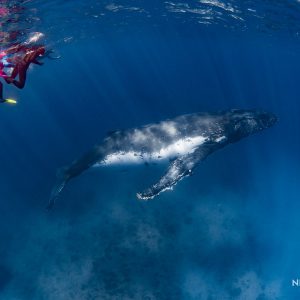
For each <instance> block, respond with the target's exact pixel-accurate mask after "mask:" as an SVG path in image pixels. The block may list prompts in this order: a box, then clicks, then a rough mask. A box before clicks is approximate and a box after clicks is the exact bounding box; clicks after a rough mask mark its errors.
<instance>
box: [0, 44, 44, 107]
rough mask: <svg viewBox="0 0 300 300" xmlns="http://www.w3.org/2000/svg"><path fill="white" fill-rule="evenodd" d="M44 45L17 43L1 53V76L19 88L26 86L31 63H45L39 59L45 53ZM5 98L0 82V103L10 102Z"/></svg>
mask: <svg viewBox="0 0 300 300" xmlns="http://www.w3.org/2000/svg"><path fill="white" fill-rule="evenodd" d="M45 53H46V50H45V47H44V46H40V45H39V46H38V45H37V46H27V45H22V44H21V45H15V46H12V47H10V48H8V49H7V50H5V51H2V52H1V53H0V77H2V78H4V80H5V81H6V83H8V84H13V85H14V86H16V87H17V88H19V89H22V88H24V86H25V83H26V77H27V70H28V68H29V66H30V65H31V64H37V65H43V63H42V62H40V61H39V60H38V58H41V57H43V56H44V55H45ZM17 77H18V80H17V79H16V78H17ZM9 100H11V99H4V98H3V84H2V83H1V82H0V103H1V102H2V103H4V102H10V103H13V102H11V101H9Z"/></svg>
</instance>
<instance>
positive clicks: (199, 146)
mask: <svg viewBox="0 0 300 300" xmlns="http://www.w3.org/2000/svg"><path fill="white" fill-rule="evenodd" d="M276 121H277V117H276V116H275V115H274V114H272V113H268V112H265V111H259V110H237V109H233V110H228V111H219V112H214V113H194V114H186V115H181V116H178V117H176V118H174V119H168V120H165V121H162V122H159V123H153V124H149V125H146V126H143V127H139V128H132V129H128V130H124V131H114V132H112V133H110V134H109V135H108V136H107V137H106V138H104V140H103V141H102V143H100V144H97V145H95V146H94V147H93V148H92V149H91V150H90V151H88V152H87V153H86V154H84V155H83V156H82V157H81V158H79V159H78V160H75V161H73V162H72V163H71V164H70V165H69V166H67V167H64V168H62V169H61V170H60V171H59V172H58V174H57V183H56V185H55V186H54V188H53V189H52V192H51V196H50V200H49V204H48V208H51V207H53V205H54V203H55V201H56V199H57V198H58V196H59V195H60V193H61V192H62V190H63V188H64V187H65V185H66V184H67V183H68V182H69V181H70V180H71V179H72V178H74V177H77V176H78V175H80V174H81V173H83V172H84V171H86V170H87V169H89V168H90V167H93V166H107V165H113V164H133V163H145V162H146V163H148V162H160V161H164V160H167V161H169V162H170V163H169V166H168V169H167V171H166V173H165V174H164V175H163V176H162V177H161V178H160V179H159V180H158V181H157V182H156V183H154V184H153V185H152V186H151V187H149V188H147V189H145V190H144V191H142V192H139V193H137V197H138V198H139V199H144V200H147V199H152V198H154V197H155V196H157V195H158V194H160V193H161V192H163V191H166V190H169V189H172V188H173V187H174V186H175V185H176V184H177V183H178V182H179V181H180V180H182V179H183V178H184V177H187V176H189V175H191V174H192V172H193V170H194V169H195V168H196V167H197V165H198V164H199V163H200V162H201V161H203V160H204V159H205V158H206V157H207V156H208V155H210V154H211V153H213V152H215V151H217V150H219V149H221V148H223V147H225V146H226V145H228V144H231V143H235V142H237V141H239V140H240V139H242V138H244V137H247V136H249V135H251V134H254V133H257V132H260V131H262V130H264V129H266V128H269V127H271V126H273V125H274V124H275V123H276Z"/></svg>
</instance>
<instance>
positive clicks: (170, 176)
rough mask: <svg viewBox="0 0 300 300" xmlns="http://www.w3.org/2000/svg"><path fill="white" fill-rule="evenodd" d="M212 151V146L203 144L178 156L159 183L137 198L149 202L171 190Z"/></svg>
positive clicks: (139, 194)
mask: <svg viewBox="0 0 300 300" xmlns="http://www.w3.org/2000/svg"><path fill="white" fill-rule="evenodd" d="M213 151H214V146H213V145H212V144H207V145H206V144H205V145H203V146H200V147H199V148H197V149H196V150H195V151H194V152H192V153H188V154H186V155H183V156H180V157H179V158H177V159H176V160H175V161H173V162H172V163H171V165H170V166H169V168H168V170H167V173H166V174H165V175H164V176H162V177H161V178H160V180H159V182H157V183H156V184H154V185H152V186H151V187H150V188H148V189H146V190H145V191H144V192H142V193H138V194H137V197H138V198H139V199H142V200H149V199H153V198H154V197H156V196H157V195H159V194H160V193H162V192H164V191H166V190H170V189H172V188H173V187H174V186H175V185H176V184H177V183H178V182H179V181H180V180H181V179H183V178H184V177H186V176H189V175H191V174H192V171H193V169H194V168H195V167H196V166H197V165H198V163H199V162H201V161H202V160H204V159H205V158H206V157H207V156H208V155H209V154H210V153H212V152H213Z"/></svg>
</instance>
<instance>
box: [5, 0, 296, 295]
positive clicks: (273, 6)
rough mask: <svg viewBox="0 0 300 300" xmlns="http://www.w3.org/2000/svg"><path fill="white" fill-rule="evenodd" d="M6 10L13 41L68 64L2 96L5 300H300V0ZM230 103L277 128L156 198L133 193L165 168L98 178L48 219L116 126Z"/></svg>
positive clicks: (64, 4) (34, 4) (89, 177)
mask: <svg viewBox="0 0 300 300" xmlns="http://www.w3.org/2000/svg"><path fill="white" fill-rule="evenodd" d="M9 3H10V4H5V1H2V2H1V3H0V6H1V5H2V6H4V7H7V8H9V10H10V11H11V12H10V13H11V14H12V16H13V17H11V18H9V17H5V18H4V20H3V24H2V28H4V29H3V31H6V32H12V31H16V30H19V31H20V32H21V34H20V37H19V39H21V40H22V39H25V38H26V37H28V36H29V35H30V33H32V32H42V33H43V34H44V39H43V40H42V42H43V43H45V44H46V46H47V47H49V48H52V49H53V50H54V51H55V53H58V54H59V55H60V56H61V58H60V59H56V60H47V59H46V60H45V61H44V62H45V64H44V66H42V67H39V66H34V67H32V68H31V69H30V70H29V73H28V80H27V83H26V87H25V89H24V90H21V91H19V90H16V89H15V88H13V87H11V86H7V85H6V86H5V87H4V88H5V90H4V92H5V95H6V96H10V97H13V98H16V99H17V100H18V105H16V106H14V107H12V106H5V105H2V106H1V107H0V122H1V126H0V145H1V146H0V166H1V168H0V179H1V180H0V191H1V198H0V199H1V202H0V212H1V226H0V228H1V229H0V238H1V244H0V254H1V256H0V257H1V261H0V299H3V300H27V299H28V300H29V299H30V300H42V299H47V300H48V299H49V300H50V299H51V300H52V299H53V300H69V299H73V300H74V299H76V300H90V299H91V300H92V299H151V300H152V299H159V300H160V299H168V300H169V299H184V300H188V299H200V300H202V299H204V300H206V299H211V300H215V299H217V300H219V299H220V300H226V299H241V300H244V299H245V300H248V299H249V300H252V299H253V300H254V299H259V300H266V299H284V300H285V299H291V300H293V299H299V297H300V287H299V288H297V287H293V286H292V280H296V279H297V278H300V260H299V255H298V253H299V251H300V242H299V234H298V233H299V230H300V221H299V217H298V214H299V208H300V204H299V167H300V161H299V152H300V136H299V128H300V119H299V113H300V104H299V96H300V92H299V88H300V84H299V78H300V56H299V53H300V41H299V37H298V30H299V29H300V26H299V25H300V23H299V18H298V17H299V14H300V3H298V1H292V0H290V1H276V2H273V1H233V0H232V1H221V0H205V1H204V0H201V1H187V2H178V1H166V2H164V1H151V3H150V2H145V1H117V0H116V1H113V2H111V1H92V0H89V1H85V2H84V3H82V1H75V0H74V1H47V3H45V2H44V1H13V2H9ZM5 5H6V6H5ZM2 6H1V7H2ZM15 7H17V8H18V9H17V10H16V9H15V10H13V8H15ZM2 43H3V47H6V46H7V44H8V43H9V42H7V41H2ZM231 108H243V109H244V108H245V109H252V108H259V109H264V110H267V111H270V112H273V113H275V114H276V115H277V116H278V119H279V121H278V123H277V124H276V125H275V126H274V127H273V128H271V129H268V130H266V131H264V132H262V133H260V134H257V135H255V136H251V137H249V138H247V139H245V140H242V141H241V142H239V143H236V144H233V145H231V146H229V147H226V148H224V149H223V150H222V151H219V152H216V153H214V154H213V155H211V156H210V157H209V158H208V159H207V160H206V161H205V162H203V163H202V164H201V165H200V166H199V167H198V169H197V170H196V172H195V174H194V176H192V177H190V178H188V179H186V180H184V181H182V182H180V184H178V185H177V186H176V188H175V189H174V190H173V191H172V192H166V193H164V194H161V195H160V196H159V197H158V198H155V199H153V200H152V201H149V202H139V201H137V200H136V197H135V193H136V192H137V191H140V190H142V189H143V188H145V187H147V186H149V185H150V184H152V183H153V182H155V180H157V179H158V178H159V177H160V175H161V174H162V173H163V172H164V169H165V167H166V166H141V167H133V168H124V169H123V170H122V171H119V170H116V169H115V168H105V169H102V170H101V169H95V170H91V171H88V172H86V173H85V174H83V175H82V176H81V177H78V178H77V179H75V180H73V181H72V182H71V183H70V184H69V185H68V186H67V187H66V189H65V191H64V192H63V194H62V196H61V198H60V199H59V201H58V202H57V205H56V207H55V209H54V210H53V211H51V212H47V211H46V210H45V206H46V204H47V201H48V198H49V194H50V191H51V188H52V186H53V184H54V182H55V176H56V172H57V169H58V168H60V167H61V166H64V165H66V164H69V163H70V162H71V161H73V160H74V159H76V158H78V157H79V156H80V155H81V154H82V153H84V152H85V151H86V150H88V149H90V148H91V147H92V146H93V145H94V144H95V143H97V142H99V141H101V139H102V138H103V137H104V136H105V135H106V133H107V132H109V131H111V130H115V129H126V128H131V127H135V126H141V125H144V124H147V123H151V122H156V121H160V120H164V119H167V118H171V117H175V116H177V115H180V114H184V113H192V112H198V111H216V110H222V109H231Z"/></svg>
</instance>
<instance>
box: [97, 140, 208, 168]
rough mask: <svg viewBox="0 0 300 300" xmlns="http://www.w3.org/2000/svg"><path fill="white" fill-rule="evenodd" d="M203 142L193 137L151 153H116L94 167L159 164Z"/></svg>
mask: <svg viewBox="0 0 300 300" xmlns="http://www.w3.org/2000/svg"><path fill="white" fill-rule="evenodd" d="M205 141H206V137H203V136H195V137H187V138H182V139H178V140H177V141H176V142H174V143H172V144H169V145H168V146H166V147H162V148H160V149H158V150H156V151H154V152H151V153H143V152H142V151H140V152H139V151H118V152H115V153H112V154H109V155H107V156H105V158H104V159H103V160H102V161H100V162H98V163H97V164H95V166H107V165H119V164H139V163H145V162H160V161H163V160H167V159H172V158H174V157H178V156H182V155H185V154H188V153H192V152H194V151H195V149H196V148H198V147H199V146H200V145H201V144H203V143H204V142H205Z"/></svg>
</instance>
